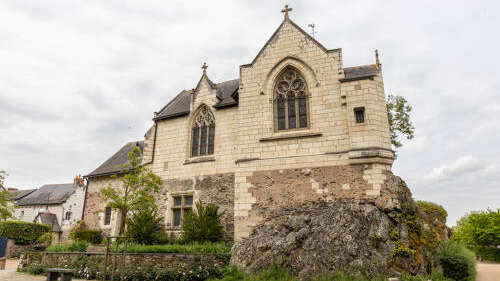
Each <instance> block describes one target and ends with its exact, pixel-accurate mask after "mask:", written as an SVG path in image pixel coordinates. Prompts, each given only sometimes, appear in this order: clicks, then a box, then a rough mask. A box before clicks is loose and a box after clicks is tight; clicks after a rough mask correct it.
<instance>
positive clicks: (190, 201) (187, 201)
mask: <svg viewBox="0 0 500 281" xmlns="http://www.w3.org/2000/svg"><path fill="white" fill-rule="evenodd" d="M184 205H186V206H191V205H193V196H185V197H184Z"/></svg>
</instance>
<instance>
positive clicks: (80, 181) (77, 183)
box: [73, 174, 84, 190]
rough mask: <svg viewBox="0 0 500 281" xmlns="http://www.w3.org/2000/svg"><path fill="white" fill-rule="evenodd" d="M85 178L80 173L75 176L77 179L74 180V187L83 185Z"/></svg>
mask: <svg viewBox="0 0 500 281" xmlns="http://www.w3.org/2000/svg"><path fill="white" fill-rule="evenodd" d="M83 185H84V183H83V178H82V176H81V175H80V174H78V175H76V176H75V179H74V180H73V189H74V190H76V188H77V187H81V186H83Z"/></svg>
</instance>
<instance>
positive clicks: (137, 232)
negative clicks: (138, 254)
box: [127, 204, 164, 245]
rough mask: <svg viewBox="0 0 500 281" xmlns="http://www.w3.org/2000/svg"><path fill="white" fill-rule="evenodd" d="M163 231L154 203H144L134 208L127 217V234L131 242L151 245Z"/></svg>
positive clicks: (159, 237)
mask: <svg viewBox="0 0 500 281" xmlns="http://www.w3.org/2000/svg"><path fill="white" fill-rule="evenodd" d="M163 233H164V228H163V225H162V218H161V216H160V215H159V214H158V207H157V206H156V204H146V205H143V206H141V207H139V208H138V209H136V210H134V211H133V212H132V214H131V216H130V217H129V218H128V219H127V236H128V237H130V238H131V239H132V241H133V242H136V243H139V244H144V245H152V244H154V243H156V242H158V240H160V239H161V236H162V235H163Z"/></svg>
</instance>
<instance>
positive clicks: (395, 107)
mask: <svg viewBox="0 0 500 281" xmlns="http://www.w3.org/2000/svg"><path fill="white" fill-rule="evenodd" d="M411 111H412V107H411V105H409V104H408V101H407V100H406V99H405V98H404V97H402V96H393V95H389V96H388V97H387V119H389V130H390V131H391V143H392V145H394V147H396V148H399V147H401V146H402V145H403V144H402V143H401V141H400V138H402V137H404V138H406V139H408V140H410V139H413V137H414V130H415V127H413V124H412V122H411V120H410V112H411Z"/></svg>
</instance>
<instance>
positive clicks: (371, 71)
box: [340, 64, 379, 82]
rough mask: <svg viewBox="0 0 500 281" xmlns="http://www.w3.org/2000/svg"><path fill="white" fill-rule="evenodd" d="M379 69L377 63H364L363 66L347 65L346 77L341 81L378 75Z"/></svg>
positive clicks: (345, 69)
mask: <svg viewBox="0 0 500 281" xmlns="http://www.w3.org/2000/svg"><path fill="white" fill-rule="evenodd" d="M378 72H379V69H378V68H377V65H375V64H370V65H362V66H354V67H346V68H344V74H345V78H344V79H341V80H340V81H341V82H348V81H354V80H359V79H366V78H370V77H373V76H375V75H377V74H378Z"/></svg>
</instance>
